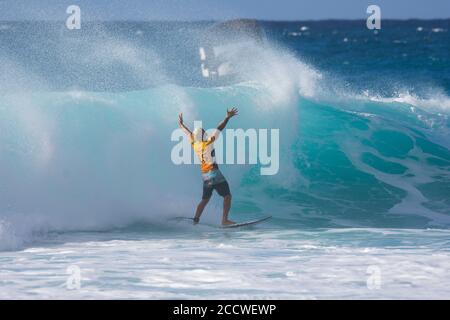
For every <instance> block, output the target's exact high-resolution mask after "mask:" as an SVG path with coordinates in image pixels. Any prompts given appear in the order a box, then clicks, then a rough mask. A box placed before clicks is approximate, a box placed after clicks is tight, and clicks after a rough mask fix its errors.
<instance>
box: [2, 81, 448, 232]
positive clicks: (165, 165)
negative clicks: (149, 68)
mask: <svg viewBox="0 0 450 320" xmlns="http://www.w3.org/2000/svg"><path fill="white" fill-rule="evenodd" d="M261 90H265V89H261V88H256V87H252V86H247V85H236V86H232V87H223V88H220V89H194V88H181V87H174V86H167V87H161V88H155V89H150V90H145V91H134V92H124V93H87V92H78V93H77V92H69V93H33V94H30V95H29V96H27V95H25V94H22V95H21V96H19V97H17V96H8V97H6V96H5V97H3V98H2V100H1V104H0V112H1V117H0V119H1V120H0V123H1V127H2V135H1V137H0V151H1V153H2V158H1V159H0V173H1V176H2V184H1V186H2V193H1V201H0V212H1V214H2V219H3V220H5V219H6V220H7V221H13V222H14V223H25V225H28V224H31V225H36V224H37V225H39V224H40V223H41V222H43V221H44V222H45V223H44V222H43V225H44V226H45V228H50V229H63V230H66V229H69V230H72V229H76V230H79V229H81V230H84V229H94V230H97V229H105V228H111V227H114V226H121V225H128V224H133V223H135V222H136V221H141V220H150V221H161V219H162V218H163V217H168V216H175V215H180V214H181V215H190V214H192V212H193V210H194V207H195V204H196V202H197V201H198V200H199V199H200V196H201V179H200V172H199V168H198V166H197V165H175V164H174V163H173V162H172V161H171V158H170V154H171V150H172V148H173V147H174V145H175V142H174V141H171V139H170V137H171V133H172V132H173V130H174V129H175V128H176V126H177V124H176V115H177V112H178V111H180V105H181V106H182V110H184V112H185V118H186V121H187V123H188V124H191V125H192V122H193V121H194V120H202V121H203V123H204V127H205V128H209V127H215V126H216V125H217V123H218V121H219V120H221V119H222V118H223V115H224V110H225V109H226V107H227V106H229V105H236V106H238V107H239V108H240V114H239V116H238V117H236V118H234V119H233V120H232V121H231V123H230V125H229V126H230V127H231V128H243V129H248V128H268V129H271V128H277V129H279V130H280V170H279V173H278V174H277V175H275V176H261V175H260V170H259V169H260V166H259V165H230V164H224V165H221V169H222V171H223V172H224V174H225V176H226V177H227V179H228V180H229V183H230V186H231V189H232V193H233V196H234V206H233V214H234V215H237V216H240V217H242V218H246V217H248V218H250V217H252V216H254V215H255V214H261V213H271V214H273V215H274V217H275V219H273V221H272V222H271V223H272V224H273V225H274V226H275V225H276V226H282V227H287V228H291V227H294V228H297V227H335V226H366V227H407V228H425V227H447V226H448V223H449V216H448V212H450V200H449V197H448V194H449V188H450V177H449V171H450V151H449V150H448V149H447V148H446V147H445V146H443V145H441V144H438V143H436V142H433V141H432V139H431V138H430V137H432V136H433V135H435V139H433V140H434V141H436V140H439V133H440V132H441V131H442V129H443V128H446V127H447V128H448V123H445V121H446V120H445V119H446V118H445V116H442V115H439V114H434V113H428V112H425V111H418V110H413V109H411V108H410V106H407V105H404V104H403V105H402V104H399V103H395V104H394V103H381V102H371V101H364V100H357V99H350V100H347V101H341V102H335V103H333V104H332V103H324V102H322V103H320V102H317V101H313V100H312V99H305V98H300V97H298V96H297V97H296V98H292V97H291V98H290V99H289V102H286V101H284V102H282V103H281V104H273V101H271V100H270V99H262V100H261V96H262V95H264V94H266V95H267V92H264V91H261ZM266 97H267V98H268V97H269V96H266ZM268 101H270V103H268ZM439 120H441V121H444V122H443V123H441V124H439V123H438V121H439ZM447 121H448V120H447ZM431 122H432V123H434V126H435V128H434V127H433V126H430V123H431ZM216 198H217V199H216V200H215V201H217V202H218V201H219V199H218V197H216ZM209 210H210V211H213V212H210V215H220V206H216V207H214V205H212V206H211V208H210V209H209Z"/></svg>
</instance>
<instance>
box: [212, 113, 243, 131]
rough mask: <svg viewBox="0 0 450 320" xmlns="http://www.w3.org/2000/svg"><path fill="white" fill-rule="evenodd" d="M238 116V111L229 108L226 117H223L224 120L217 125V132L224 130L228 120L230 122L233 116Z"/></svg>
mask: <svg viewBox="0 0 450 320" xmlns="http://www.w3.org/2000/svg"><path fill="white" fill-rule="evenodd" d="M237 114H238V109H236V108H235V107H233V108H231V109H230V110H229V109H227V116H226V117H225V119H223V121H222V122H221V123H219V125H218V126H217V130H220V131H222V130H223V129H225V127H226V125H227V123H228V120H230V119H231V118H232V117H234V116H235V115H237Z"/></svg>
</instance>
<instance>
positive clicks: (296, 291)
mask: <svg viewBox="0 0 450 320" xmlns="http://www.w3.org/2000/svg"><path fill="white" fill-rule="evenodd" d="M252 25H253V24H252ZM257 25H258V28H256V27H255V26H253V27H252V30H253V31H252V32H250V33H249V32H246V33H245V34H239V35H238V36H236V34H235V33H236V30H235V29H233V28H231V29H230V26H229V25H228V26H227V25H225V27H228V28H229V30H228V33H227V32H222V31H220V32H218V31H217V29H218V28H217V22H214V21H204V22H162V21H161V22H119V21H118V22H89V23H84V24H83V25H82V28H81V29H80V30H68V29H67V28H66V26H65V23H64V22H32V21H28V22H0V69H1V70H0V71H1V72H0V288H1V290H0V298H1V299H17V298H19V299H25V298H26V299H45V298H56V299H79V298H81V299H94V298H99V299H129V298H136V299H210V298H216V299H232V298H235V299H256V298H257V299H266V298H271V299H280V298H282V299H336V298H337V299H361V298H363V299H381V298H387V299H416V298H425V299H428V298H438V299H442V298H447V299H448V298H450V289H449V288H450V280H449V279H450V229H449V227H450V139H449V132H450V118H449V116H450V55H449V52H450V20H407V21H394V20H391V21H389V20H388V21H383V24H382V29H381V30H378V31H374V30H368V29H367V28H366V25H365V21H356V20H355V21H338V20H336V21H334V20H330V21H301V22H273V21H259V22H258V23H257ZM222 28H224V26H222ZM225 29H226V28H225ZM230 30H231V31H230ZM255 30H257V32H254V31H255ZM230 33H231V35H232V36H230ZM213 47H215V50H216V51H214V52H215V56H216V59H215V60H214V61H208V60H210V56H211V50H212V49H211V48H213ZM200 48H204V49H205V52H206V56H207V57H206V58H204V57H203V58H202V53H201V50H200V51H199V49H200ZM218 60H220V61H219V62H224V61H225V62H226V63H225V64H220V63H219V62H218ZM208 63H209V64H208ZM202 64H203V65H202ZM219 64H220V66H219V67H217V66H218V65H219ZM205 66H206V67H207V68H206V69H207V72H209V73H210V74H209V75H208V76H205V72H206V71H205V70H206V69H205ZM230 66H231V67H230ZM227 68H232V70H233V71H232V72H229V73H226V72H225V71H223V70H226V69H227ZM213 71H217V72H219V71H220V72H225V74H226V75H225V76H217V75H214V73H213ZM230 106H236V107H237V108H238V109H239V115H238V116H237V117H234V118H232V119H231V120H230V122H229V124H228V128H242V129H244V130H246V129H252V128H255V129H261V128H266V129H278V130H279V137H280V143H279V154H280V158H279V170H278V172H277V174H275V175H261V174H260V170H259V169H260V167H261V165H259V164H256V165H255V164H221V165H220V168H221V171H222V172H223V173H224V175H225V176H226V178H227V180H228V182H229V184H230V188H231V192H232V195H233V204H232V209H231V213H230V218H231V219H233V220H236V221H244V220H249V219H253V218H257V217H261V216H266V215H272V219H271V220H269V221H266V222H264V223H261V224H258V225H254V226H251V227H246V228H240V229H229V230H228V229H220V228H216V227H214V226H211V224H212V225H214V224H219V222H220V219H221V211H222V201H221V198H220V197H219V196H218V195H217V194H215V195H214V196H213V198H212V200H211V201H210V203H209V204H208V207H207V208H206V210H205V212H204V214H203V216H202V222H205V223H207V224H208V225H197V226H193V225H191V224H189V223H183V222H177V221H174V220H173V219H172V218H174V217H176V216H188V217H189V216H193V214H194V212H195V207H196V205H197V203H198V201H199V200H200V198H201V194H202V193H201V192H202V181H201V177H200V170H199V168H198V165H195V164H191V165H176V164H174V163H173V161H172V159H171V152H172V150H173V147H174V145H175V142H174V141H172V140H171V134H172V133H173V131H174V130H175V129H177V116H178V113H180V112H183V114H184V117H185V121H186V124H188V125H189V126H192V124H193V122H194V120H201V121H202V122H203V124H204V126H205V127H206V128H213V127H215V126H216V125H217V124H218V123H219V121H220V120H222V119H223V117H224V116H225V111H226V108H228V107H230Z"/></svg>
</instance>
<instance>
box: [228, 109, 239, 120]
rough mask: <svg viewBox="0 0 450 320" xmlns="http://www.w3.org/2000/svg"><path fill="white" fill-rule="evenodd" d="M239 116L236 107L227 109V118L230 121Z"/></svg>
mask: <svg viewBox="0 0 450 320" xmlns="http://www.w3.org/2000/svg"><path fill="white" fill-rule="evenodd" d="M237 114H238V109H236V108H235V107H233V108H231V109H227V118H228V119H230V118H232V117H234V116H235V115H237Z"/></svg>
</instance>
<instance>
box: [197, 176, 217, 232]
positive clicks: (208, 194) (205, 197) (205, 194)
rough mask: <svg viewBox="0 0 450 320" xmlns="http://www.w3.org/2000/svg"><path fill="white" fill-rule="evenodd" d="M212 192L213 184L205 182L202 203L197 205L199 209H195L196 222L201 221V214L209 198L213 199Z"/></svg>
mask: <svg viewBox="0 0 450 320" xmlns="http://www.w3.org/2000/svg"><path fill="white" fill-rule="evenodd" d="M212 192H213V186H212V185H210V184H208V183H203V195H202V201H200V203H199V204H198V206H197V210H196V211H195V216H194V223H198V222H199V221H200V216H201V215H202V213H203V210H204V209H205V207H206V205H207V204H208V202H209V199H211V196H212Z"/></svg>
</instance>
